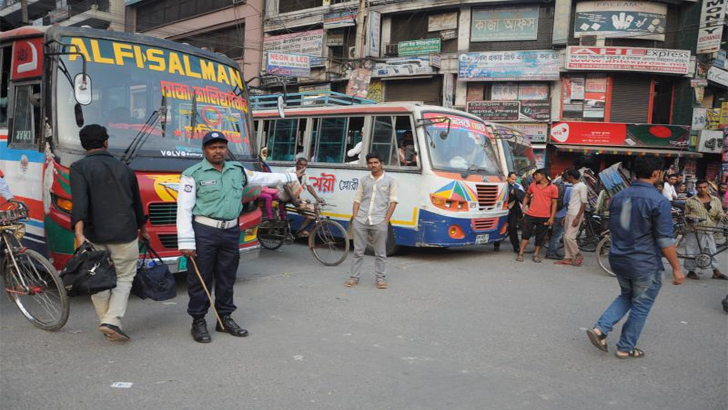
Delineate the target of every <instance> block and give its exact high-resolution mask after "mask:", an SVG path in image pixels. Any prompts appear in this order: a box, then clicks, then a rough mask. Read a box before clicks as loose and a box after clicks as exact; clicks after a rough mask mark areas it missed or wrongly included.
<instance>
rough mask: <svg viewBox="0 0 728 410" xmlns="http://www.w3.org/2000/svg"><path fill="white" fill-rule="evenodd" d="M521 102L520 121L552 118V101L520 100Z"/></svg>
mask: <svg viewBox="0 0 728 410" xmlns="http://www.w3.org/2000/svg"><path fill="white" fill-rule="evenodd" d="M520 103H521V117H520V121H549V120H551V103H550V102H549V101H548V100H546V101H543V100H520Z"/></svg>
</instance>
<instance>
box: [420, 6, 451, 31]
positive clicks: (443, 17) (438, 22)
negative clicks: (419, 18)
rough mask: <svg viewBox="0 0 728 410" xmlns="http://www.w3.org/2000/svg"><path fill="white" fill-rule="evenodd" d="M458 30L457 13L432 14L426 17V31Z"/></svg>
mask: <svg viewBox="0 0 728 410" xmlns="http://www.w3.org/2000/svg"><path fill="white" fill-rule="evenodd" d="M456 28H458V12H457V11H453V12H451V13H442V14H433V15H430V16H428V17H427V31H428V32H433V31H443V30H452V29H456Z"/></svg>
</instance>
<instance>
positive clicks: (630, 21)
mask: <svg viewBox="0 0 728 410" xmlns="http://www.w3.org/2000/svg"><path fill="white" fill-rule="evenodd" d="M666 22H667V5H666V4H659V3H650V2H646V1H584V2H581V3H577V5H576V15H575V19H574V37H576V38H579V37H583V36H600V37H616V38H620V37H624V38H640V39H645V40H656V41H665V25H666Z"/></svg>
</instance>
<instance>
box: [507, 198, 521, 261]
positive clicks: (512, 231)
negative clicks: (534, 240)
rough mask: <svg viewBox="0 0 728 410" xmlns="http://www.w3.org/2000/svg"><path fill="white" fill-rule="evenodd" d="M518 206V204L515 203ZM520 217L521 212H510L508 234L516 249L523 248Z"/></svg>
mask: <svg viewBox="0 0 728 410" xmlns="http://www.w3.org/2000/svg"><path fill="white" fill-rule="evenodd" d="M514 206H518V204H516V205H514ZM518 218H520V212H513V211H512V210H511V212H509V213H508V236H510V238H511V246H513V250H514V251H518V250H519V249H521V241H520V239H518Z"/></svg>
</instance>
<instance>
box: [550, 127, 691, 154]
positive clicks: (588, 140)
mask: <svg viewBox="0 0 728 410" xmlns="http://www.w3.org/2000/svg"><path fill="white" fill-rule="evenodd" d="M689 138H690V127H688V126H685V125H661V124H622V123H608V122H575V121H573V122H572V121H569V122H559V123H555V124H554V125H553V126H552V127H551V141H552V142H554V143H557V144H572V145H603V146H623V147H652V148H672V149H685V148H687V146H688V142H689Z"/></svg>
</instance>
